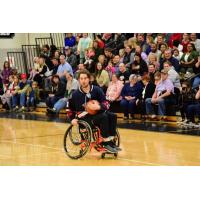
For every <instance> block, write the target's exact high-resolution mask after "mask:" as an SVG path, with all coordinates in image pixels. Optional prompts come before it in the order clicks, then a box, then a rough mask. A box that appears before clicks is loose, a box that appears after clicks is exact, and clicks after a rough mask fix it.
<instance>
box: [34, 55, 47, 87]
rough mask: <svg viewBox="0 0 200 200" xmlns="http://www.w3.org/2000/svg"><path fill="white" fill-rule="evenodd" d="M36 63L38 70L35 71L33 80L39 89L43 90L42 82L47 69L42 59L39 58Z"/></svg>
mask: <svg viewBox="0 0 200 200" xmlns="http://www.w3.org/2000/svg"><path fill="white" fill-rule="evenodd" d="M38 62H39V68H38V69H36V74H35V76H34V78H33V80H34V81H36V82H37V83H38V85H39V87H40V88H43V81H44V79H45V73H46V72H47V69H48V67H47V65H46V63H45V59H44V58H43V57H40V58H39V61H38Z"/></svg>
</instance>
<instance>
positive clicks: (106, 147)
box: [103, 144, 118, 153]
mask: <svg viewBox="0 0 200 200" xmlns="http://www.w3.org/2000/svg"><path fill="white" fill-rule="evenodd" d="M103 147H104V148H105V149H106V151H108V152H109V153H117V152H118V151H117V150H116V149H115V148H113V147H111V146H110V145H109V144H104V145H103Z"/></svg>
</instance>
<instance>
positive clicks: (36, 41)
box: [35, 37, 53, 48]
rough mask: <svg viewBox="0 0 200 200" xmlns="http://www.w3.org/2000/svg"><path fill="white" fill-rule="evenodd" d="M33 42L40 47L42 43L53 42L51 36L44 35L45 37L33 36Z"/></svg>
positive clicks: (50, 43)
mask: <svg viewBox="0 0 200 200" xmlns="http://www.w3.org/2000/svg"><path fill="white" fill-rule="evenodd" d="M35 43H36V45H37V46H39V47H40V48H42V46H43V45H45V44H48V45H49V46H51V45H52V44H53V39H52V37H46V38H35Z"/></svg>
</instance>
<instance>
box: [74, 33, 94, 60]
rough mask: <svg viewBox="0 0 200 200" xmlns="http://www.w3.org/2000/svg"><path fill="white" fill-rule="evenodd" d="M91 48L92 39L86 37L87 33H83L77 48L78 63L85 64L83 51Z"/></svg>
mask: <svg viewBox="0 0 200 200" xmlns="http://www.w3.org/2000/svg"><path fill="white" fill-rule="evenodd" d="M89 47H92V39H91V38H89V37H88V33H83V37H82V38H80V40H79V42H78V47H77V54H78V55H80V63H84V62H85V50H86V49H88V48H89Z"/></svg>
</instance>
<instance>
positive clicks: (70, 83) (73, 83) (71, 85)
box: [47, 72, 79, 113]
mask: <svg viewBox="0 0 200 200" xmlns="http://www.w3.org/2000/svg"><path fill="white" fill-rule="evenodd" d="M65 76H66V80H67V85H66V90H65V94H64V97H63V98H61V99H59V100H58V101H57V102H56V103H55V104H54V106H53V108H48V109H47V112H48V113H59V112H60V110H62V109H63V108H66V107H67V104H68V101H69V98H71V95H72V93H73V92H74V91H75V90H77V89H78V87H79V83H78V81H77V80H76V79H75V78H74V77H73V74H72V73H69V72H67V73H66V75H65Z"/></svg>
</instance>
